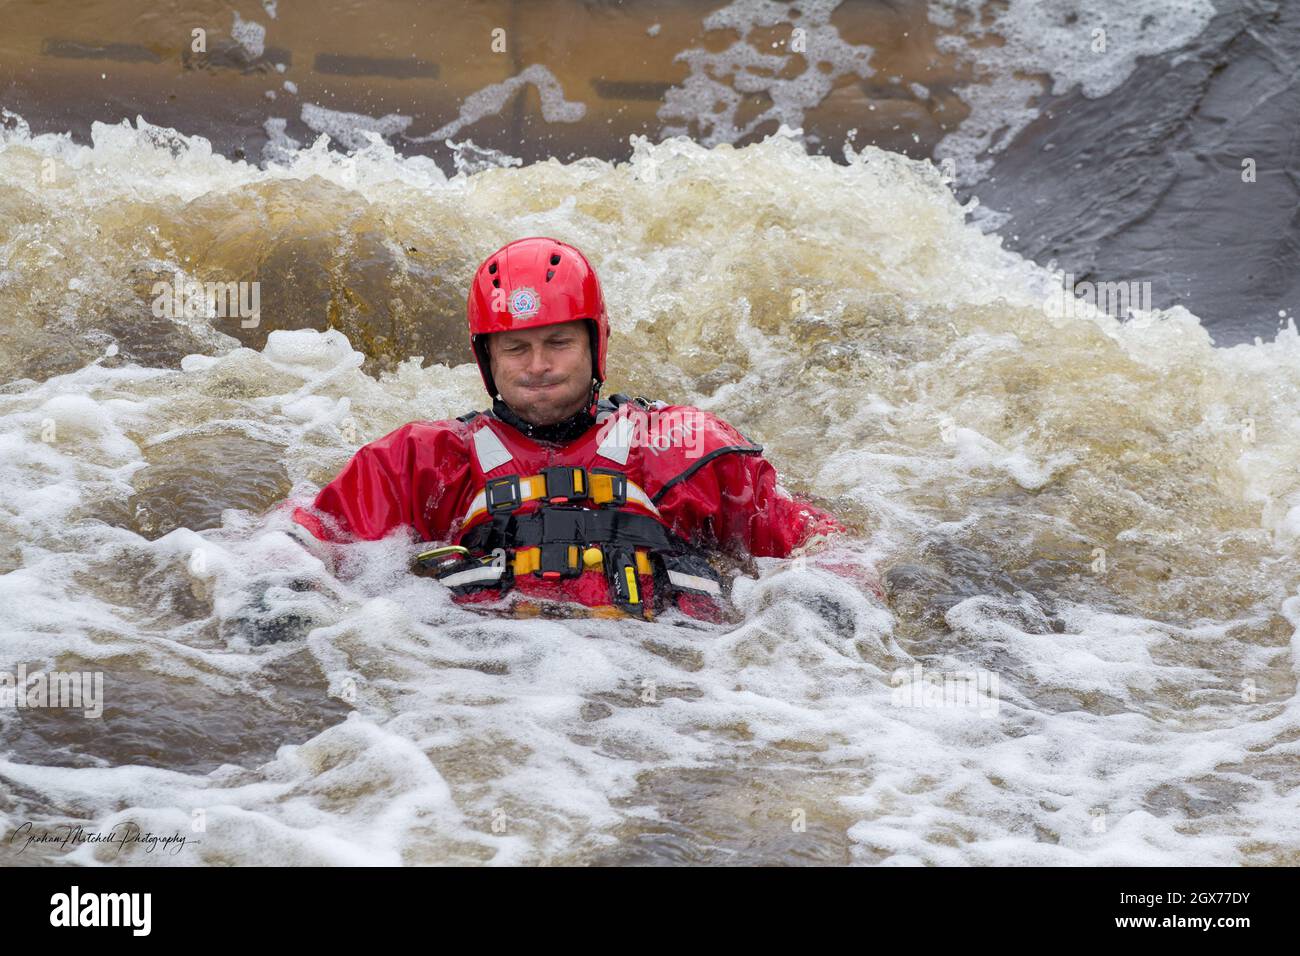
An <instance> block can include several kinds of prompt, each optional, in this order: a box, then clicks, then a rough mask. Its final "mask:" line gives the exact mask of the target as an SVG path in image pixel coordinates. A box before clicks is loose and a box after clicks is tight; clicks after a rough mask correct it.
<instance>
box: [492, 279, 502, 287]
mask: <svg viewBox="0 0 1300 956" xmlns="http://www.w3.org/2000/svg"><path fill="white" fill-rule="evenodd" d="M492 288H494V289H499V288H501V280H500V279H493V280H492Z"/></svg>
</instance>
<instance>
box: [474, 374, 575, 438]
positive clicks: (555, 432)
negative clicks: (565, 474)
mask: <svg viewBox="0 0 1300 956" xmlns="http://www.w3.org/2000/svg"><path fill="white" fill-rule="evenodd" d="M599 388H600V386H599V385H596V384H593V385H592V388H591V396H590V398H589V400H588V402H587V405H586V407H585V408H583V409H581V410H580V411H577V412H574V413H573V414H572V415H570V416H569V417H568V418H565V419H561V420H560V421H558V422H553V423H551V424H550V425H534V424H532V423H531V422H526V421H524V420H523V419H522V418H520V417H519V415H518V414H516V412H515V410H514V409H513V408H511V407H510V406H509V405H507V404H506V403H505V401H504V400H503V399H502V398H501V397H500V396H498V397H497V398H495V399H493V401H492V414H493V415H495V416H496V417H497V418H499V419H501V421H503V422H505V423H506V424H507V425H509V426H510V427H511V428H513V429H515V430H516V431H519V432H522V433H523V434H524V435H525V436H527V437H528V438H531V439H533V440H534V441H544V442H551V443H553V444H557V445H567V444H568V443H569V442H571V441H574V440H575V439H577V438H580V437H581V436H582V435H583V434H585V433H586V431H587V429H589V428H591V426H592V425H594V424H596V394H597V390H598V389H599Z"/></svg>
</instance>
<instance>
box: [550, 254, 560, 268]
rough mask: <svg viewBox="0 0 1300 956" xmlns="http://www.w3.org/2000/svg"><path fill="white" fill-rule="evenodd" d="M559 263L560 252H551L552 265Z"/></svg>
mask: <svg viewBox="0 0 1300 956" xmlns="http://www.w3.org/2000/svg"><path fill="white" fill-rule="evenodd" d="M559 264H560V254H559V253H558V252H552V253H551V265H553V266H558V265H559Z"/></svg>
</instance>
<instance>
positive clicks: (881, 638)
mask: <svg viewBox="0 0 1300 956" xmlns="http://www.w3.org/2000/svg"><path fill="white" fill-rule="evenodd" d="M8 126H9V127H10V128H9V130H8V131H7V132H6V133H5V135H4V139H3V141H2V142H0V323H3V328H4V333H5V334H4V336H3V337H0V370H2V375H0V378H3V381H4V382H5V383H6V384H5V385H4V386H3V387H2V388H0V488H3V493H2V494H0V672H3V671H7V672H9V673H14V672H16V671H17V669H18V668H19V667H25V668H26V669H27V671H28V672H36V671H39V670H47V671H52V670H59V671H85V672H102V674H103V675H104V713H103V716H102V717H100V718H98V719H89V718H86V717H84V716H83V715H82V714H81V712H80V711H72V710H69V709H66V708H64V709H59V708H28V707H17V706H15V707H7V708H0V742H2V743H0V747H2V750H3V752H2V753H0V823H2V825H3V828H4V830H5V832H6V833H8V832H10V831H12V830H13V829H14V828H16V827H19V826H20V825H22V824H24V823H27V822H31V823H33V824H34V825H35V826H36V827H43V828H46V829H52V828H55V827H57V826H59V825H61V824H69V825H83V826H84V827H85V828H86V830H87V831H98V832H105V831H109V830H110V829H111V828H113V827H114V826H116V825H119V824H123V823H128V822H129V823H133V824H136V825H138V826H139V828H140V829H141V831H144V832H150V833H154V834H166V833H174V832H180V833H183V834H185V835H186V836H187V838H189V842H188V843H187V844H186V845H185V846H184V847H183V848H181V849H179V850H178V851H176V852H167V851H155V852H150V853H146V852H145V845H143V844H133V845H130V846H127V847H121V846H115V845H113V844H90V843H87V844H83V845H81V846H79V847H78V848H75V849H72V850H70V851H68V853H67V854H66V856H65V854H64V851H62V850H58V849H55V848H50V847H43V846H31V847H29V848H27V849H24V848H23V846H22V845H21V841H19V842H16V843H9V844H6V845H2V846H0V862H5V863H12V862H24V861H33V860H45V861H49V862H53V861H56V860H62V859H69V860H71V861H73V862H78V863H86V864H89V863H97V862H102V863H108V864H112V863H123V862H130V863H399V862H405V863H444V862H460V861H483V862H490V863H498V864H500V863H608V862H678V861H707V862H715V863H730V862H831V863H843V862H855V863H888V864H911V863H944V864H951V863H959V864H981V863H1048V864H1057V863H1087V864H1131V863H1152V864H1189V863H1201V864H1242V863H1248V864H1291V865H1294V864H1296V863H1300V815H1297V812H1296V811H1297V809H1298V808H1300V807H1298V804H1300V797H1298V793H1300V791H1297V783H1298V782H1300V773H1298V771H1300V705H1298V704H1297V699H1296V676H1297V675H1296V652H1297V648H1298V647H1300V643H1298V642H1297V638H1296V634H1297V628H1300V596H1298V588H1300V572H1298V571H1297V566H1296V558H1297V550H1298V546H1297V539H1298V538H1300V471H1297V464H1296V463H1297V462H1298V461H1300V414H1298V413H1300V336H1298V335H1297V332H1296V329H1295V328H1294V326H1288V327H1287V328H1286V329H1284V330H1283V331H1282V332H1281V333H1280V334H1279V335H1278V336H1277V338H1276V340H1275V341H1273V342H1268V343H1264V342H1259V341H1257V342H1256V343H1255V344H1253V345H1243V346H1238V347H1235V348H1232V349H1215V348H1213V347H1212V346H1211V344H1210V342H1209V338H1208V336H1207V335H1206V333H1205V332H1204V330H1203V329H1202V328H1201V326H1200V325H1199V324H1198V322H1197V319H1196V317H1195V316H1193V315H1191V314H1190V313H1188V312H1186V311H1185V310H1182V309H1172V310H1170V311H1166V312H1154V313H1149V314H1146V313H1144V314H1139V315H1137V316H1136V317H1135V318H1133V319H1131V320H1129V321H1125V322H1120V321H1118V320H1117V319H1116V318H1114V317H1112V316H1109V315H1106V314H1104V313H1101V312H1097V311H1096V310H1093V309H1081V308H1066V307H1065V306H1066V305H1067V304H1068V303H1063V302H1062V299H1061V296H1060V293H1059V277H1058V276H1053V275H1052V274H1051V273H1049V272H1047V271H1046V270H1044V269H1042V268H1040V267H1038V266H1035V265H1034V264H1032V263H1030V262H1027V261H1024V260H1022V259H1020V258H1019V257H1017V256H1015V255H1013V254H1011V253H1008V252H1006V251H1005V250H1003V249H1002V248H1001V245H1000V239H999V237H998V236H997V235H985V234H983V233H981V231H980V230H979V229H977V228H975V227H974V226H973V225H972V224H971V223H970V222H969V221H968V214H969V212H970V210H969V209H965V208H962V207H961V206H960V205H959V204H958V203H957V202H956V201H955V200H954V198H953V196H952V193H951V191H950V189H949V188H948V187H947V186H946V185H945V183H944V181H943V179H942V177H941V176H940V174H939V172H938V171H937V170H936V169H935V168H934V167H932V166H930V165H929V164H926V163H918V162H914V161H910V160H907V159H905V158H903V157H900V156H897V155H893V154H889V153H885V152H881V151H878V150H875V149H872V148H866V149H864V150H863V151H862V152H861V153H857V152H854V151H853V150H851V149H849V150H846V153H845V156H844V162H842V163H834V162H831V161H830V160H829V159H827V158H824V157H820V158H814V157H810V156H808V155H807V154H806V152H805V150H804V147H803V146H802V145H801V143H800V142H799V140H798V139H797V138H796V137H794V136H792V135H790V134H789V132H788V131H783V132H782V134H781V135H778V136H774V137H771V138H769V139H768V140H766V141H764V142H762V143H760V144H758V145H754V146H749V147H746V148H743V149H734V148H732V147H731V146H729V145H726V144H722V145H717V146H714V147H712V148H706V147H704V146H702V145H699V144H695V143H692V142H690V141H688V140H685V139H672V140H668V141H666V142H664V143H662V144H659V145H651V144H650V143H648V142H646V141H640V142H638V144H637V146H636V149H635V153H634V156H633V158H632V160H631V162H629V163H624V164H617V165H616V164H611V163H608V162H605V161H602V160H596V159H584V160H581V161H579V162H575V163H572V164H569V165H561V164H560V163H558V162H554V161H551V162H546V163H538V164H533V165H528V166H523V167H518V168H510V167H504V168H491V169H487V170H485V171H482V172H479V173H476V174H474V175H471V176H465V175H458V176H457V177H455V178H453V179H447V178H446V177H445V176H444V175H443V174H442V173H440V172H439V171H438V169H437V168H436V167H435V166H434V164H433V163H432V162H431V161H429V160H427V159H410V158H403V157H401V156H398V155H396V154H395V153H394V152H393V151H392V150H391V149H390V148H389V147H388V146H386V145H384V144H383V143H382V142H381V141H380V140H379V138H378V136H376V135H374V134H371V135H370V136H369V137H367V138H366V141H368V142H369V145H368V146H367V147H366V148H364V149H361V150H359V151H357V152H355V153H354V154H352V155H347V156H344V155H340V154H338V153H332V152H330V151H329V150H327V149H326V148H325V145H324V143H323V142H320V143H317V144H316V145H314V146H312V147H310V148H306V149H302V150H292V149H291V148H286V151H285V156H286V157H287V158H286V161H285V163H283V164H280V165H273V166H270V167H269V168H266V169H258V168H256V167H254V166H250V165H246V164H244V163H240V162H231V161H228V160H226V159H223V158H221V157H220V156H217V155H214V154H213V153H212V151H211V150H210V149H208V148H207V145H206V144H205V142H204V141H202V140H200V139H198V138H190V137H186V136H184V135H181V134H179V133H175V132H174V131H170V130H160V129H156V128H153V127H150V126H148V124H146V123H143V122H140V123H138V124H137V125H136V126H135V127H132V126H129V125H125V124H124V125H122V126H104V125H97V126H96V128H95V134H94V144H93V147H82V146H77V145H74V144H72V143H71V142H70V141H69V140H68V139H67V138H63V137H54V136H37V137H32V136H30V135H29V134H27V133H26V132H25V130H24V129H23V128H22V126H21V124H20V123H17V122H10V123H9V124H8ZM524 235H553V236H556V237H557V238H561V239H563V240H565V241H568V242H571V243H574V244H575V245H577V246H578V247H579V248H581V249H583V250H584V251H585V252H586V253H587V255H588V256H589V257H590V258H591V259H592V261H593V263H594V265H595V266H596V269H597V271H598V272H599V274H600V276H601V278H602V281H603V283H604V286H605V293H606V297H607V300H608V302H609V307H610V312H611V318H612V322H613V326H614V335H613V339H612V343H611V349H612V356H611V361H612V373H611V383H610V385H611V388H610V390H611V391H613V390H617V391H624V392H629V393H632V394H638V395H645V396H648V397H651V398H663V399H666V400H671V401H675V402H681V403H691V404H695V405H698V406H700V407H703V408H707V409H709V410H711V411H714V412H717V413H719V414H721V415H723V416H724V417H726V418H727V419H729V420H730V421H732V422H733V423H734V424H736V425H737V426H738V427H739V428H741V429H742V430H743V431H744V432H745V433H746V434H748V435H750V436H752V437H753V438H755V439H756V440H758V441H760V442H762V443H763V444H764V445H765V446H766V448H767V452H768V455H769V457H770V458H771V459H772V460H773V461H774V462H775V463H776V465H777V466H778V468H779V469H780V470H781V472H782V476H783V481H784V483H785V485H786V486H787V487H789V488H790V489H791V490H795V491H799V492H802V493H806V494H812V495H815V496H818V497H820V498H821V499H822V500H823V501H824V502H825V503H827V504H828V505H829V506H830V507H832V508H833V509H834V510H836V511H837V512H838V513H839V514H841V515H842V516H843V517H844V518H845V519H846V520H847V521H849V522H851V523H852V524H854V525H855V526H856V527H857V528H858V529H859V530H858V534H857V535H856V536H855V537H854V538H853V539H852V540H849V541H846V542H843V543H841V544H840V545H839V550H840V557H841V558H843V559H845V560H859V561H864V562H870V563H872V564H874V565H875V566H877V567H878V568H879V569H880V570H881V572H882V574H883V576H884V577H885V579H886V581H887V583H888V587H889V592H890V594H889V601H888V603H887V604H881V603H879V602H876V601H874V600H872V599H871V598H870V597H868V596H864V595H863V594H860V593H859V592H858V591H857V590H856V589H854V588H853V587H852V586H851V585H849V584H847V583H846V582H845V581H843V580H842V579H840V578H838V577H837V576H835V575H834V574H832V573H830V572H828V571H826V570H824V569H823V568H821V567H819V566H818V563H817V561H815V560H814V561H811V562H809V563H807V564H806V565H800V564H799V563H796V562H791V561H784V560H777V559H760V560H757V561H755V562H752V563H751V564H750V565H747V566H741V567H736V568H734V569H733V570H732V572H731V573H732V574H734V575H735V579H734V600H735V604H736V606H737V608H738V610H739V612H740V614H741V615H742V616H743V619H742V620H741V621H740V623H738V624H730V625H726V626H704V625H695V624H692V623H691V622H689V621H686V620H685V619H683V618H673V617H672V616H671V615H670V616H666V617H664V618H663V619H661V620H659V621H656V622H654V623H649V624H646V623H638V622H629V621H608V620H605V621H601V620H550V619H529V620H512V619H504V618H499V617H494V616H490V615H484V614H482V613H477V612H474V611H471V610H468V609H465V608H463V607H460V606H458V605H456V604H454V603H453V602H452V601H451V600H450V597H449V594H448V593H447V592H446V591H445V589H443V588H442V587H441V586H440V585H439V584H437V583H436V582H433V581H431V580H427V579H423V578H417V577H413V576H411V575H409V574H408V573H407V572H406V570H405V568H406V563H407V560H408V558H409V556H410V554H411V553H412V550H413V548H412V545H411V544H410V543H409V542H407V541H405V540H402V539H399V538H393V539H390V540H387V541H383V542H373V543H364V544H358V545H356V546H354V547H353V549H352V554H351V555H350V560H349V564H348V567H347V568H346V569H345V573H343V574H342V575H340V576H339V577H338V578H335V577H333V576H331V575H330V574H328V573H327V572H326V571H325V569H324V568H323V566H322V565H320V564H319V562H317V561H316V560H315V559H314V558H312V557H310V556H309V555H307V554H306V553H305V552H303V551H302V550H301V549H300V548H298V547H297V545H296V544H294V543H293V542H292V540H291V539H290V538H288V537H287V536H286V534H285V533H284V529H285V527H286V525H285V519H284V518H283V517H282V516H280V515H278V514H275V513H271V512H270V509H271V508H272V506H273V505H275V504H276V503H277V502H279V501H281V500H282V499H284V498H286V497H289V496H297V497H301V498H307V497H309V496H310V495H311V494H312V493H313V492H314V490H315V489H316V488H318V487H319V486H320V485H321V484H322V483H324V482H326V481H328V480H329V479H330V478H332V477H333V476H334V475H335V474H336V473H337V472H338V470H339V469H340V468H341V467H342V466H343V464H344V463H345V462H346V461H347V459H348V457H349V456H350V455H351V453H352V452H353V451H355V449H356V448H357V447H358V446H359V445H360V444H362V443H364V442H367V441H370V440H373V439H375V438H378V437H380V436H381V435H383V434H385V433H387V432H388V431H390V430H391V429H393V428H395V427H397V426H399V425H401V424H403V423H405V422H407V421H411V420H414V419H438V418H444V417H448V416H453V415H457V414H460V413H462V412H464V411H467V410H469V409H471V408H479V407H483V406H484V405H485V404H486V402H485V396H484V395H483V394H482V388H481V384H480V383H479V381H478V375H477V371H476V369H474V367H473V366H472V365H469V364H466V362H467V360H468V350H467V349H466V347H465V342H464V331H463V308H464V295H465V288H466V283H467V281H468V278H469V276H470V274H471V273H472V270H473V269H474V267H475V266H476V265H477V263H478V262H479V261H480V260H481V258H482V257H483V256H484V255H485V254H486V253H487V252H490V251H491V250H492V249H495V248H497V247H498V246H499V245H501V244H502V243H503V242H505V241H508V240H509V239H511V238H515V237H519V236H524ZM177 274H180V275H181V276H183V277H184V279H185V280H194V281H199V282H204V281H222V282H228V281H245V280H249V281H251V280H257V281H259V282H260V283H261V298H262V308H261V318H260V324H259V325H258V326H257V327H255V328H243V327H241V323H240V321H239V319H238V318H229V317H225V318H221V317H209V316H205V315H203V314H198V315H186V314H185V313H184V310H182V311H181V314H179V315H172V316H170V317H169V316H166V315H163V316H159V315H157V314H156V310H155V309H154V308H153V303H154V299H155V294H154V292H153V290H154V287H155V284H156V283H157V282H160V281H162V282H170V281H172V280H173V277H174V276H176V275H177ZM1054 290H1055V294H1054ZM411 356H416V357H411ZM426 362H427V363H428V364H425V363H426ZM258 617H260V618H262V619H281V620H290V619H292V620H294V621H296V623H297V624H299V625H301V629H302V630H304V631H306V632H307V633H306V635H305V636H303V637H300V638H298V639H295V640H289V641H285V642H281V643H276V644H268V645H261V646H256V647H254V646H250V645H249V643H248V642H247V640H246V639H245V637H244V636H243V635H244V634H245V633H246V632H245V631H244V630H243V629H242V627H241V623H243V622H247V621H248V620H249V619H250V618H258ZM963 675H965V676H963ZM945 678H946V679H945ZM967 678H969V680H967Z"/></svg>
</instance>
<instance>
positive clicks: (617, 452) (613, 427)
mask: <svg viewBox="0 0 1300 956" xmlns="http://www.w3.org/2000/svg"><path fill="white" fill-rule="evenodd" d="M635 432H636V423H635V422H633V421H632V418H631V416H630V415H629V414H628V413H626V412H621V411H620V412H619V414H618V417H617V418H615V419H614V420H613V423H612V424H610V425H609V427H608V430H607V431H606V432H605V437H604V438H602V439H601V440H600V444H599V445H597V446H596V454H598V455H600V456H601V457H602V458H608V459H609V460H610V461H613V462H617V463H618V464H620V465H626V464H627V456H628V455H629V454H630V453H631V451H632V436H633V434H635Z"/></svg>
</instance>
